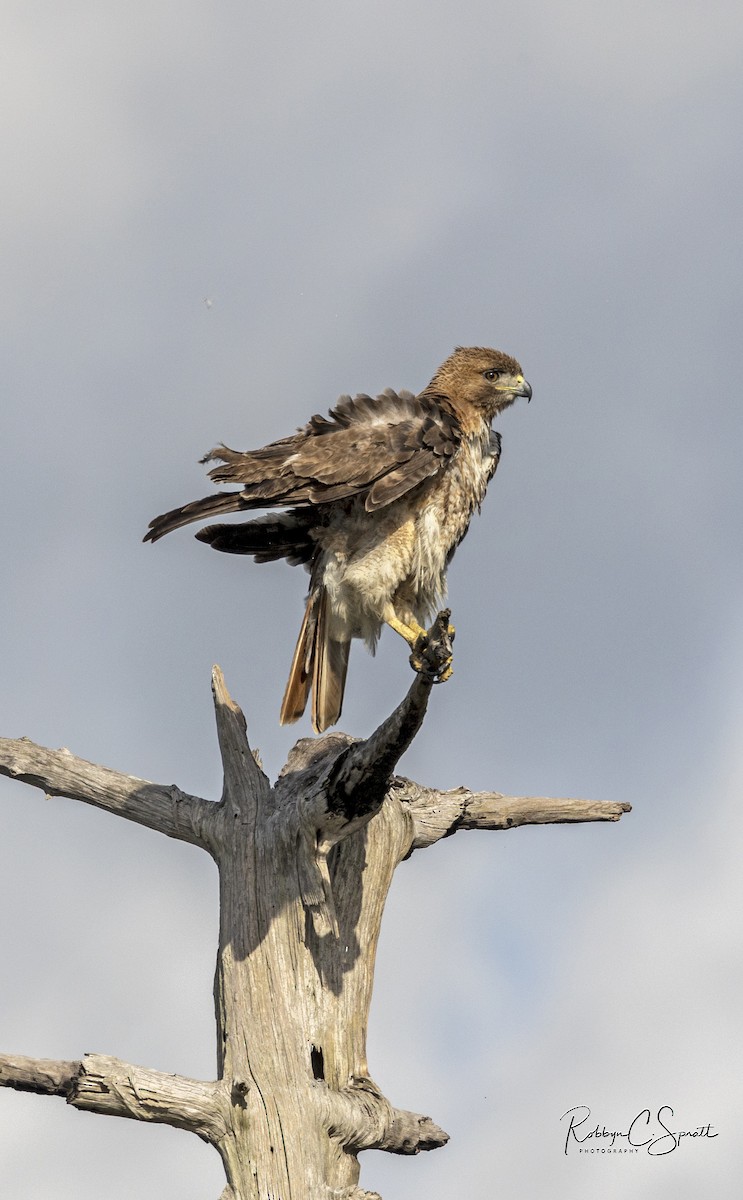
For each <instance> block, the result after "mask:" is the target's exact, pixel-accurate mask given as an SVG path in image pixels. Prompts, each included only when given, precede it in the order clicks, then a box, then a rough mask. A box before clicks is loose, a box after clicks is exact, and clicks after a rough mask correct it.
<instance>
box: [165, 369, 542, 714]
mask: <svg viewBox="0 0 743 1200" xmlns="http://www.w3.org/2000/svg"><path fill="white" fill-rule="evenodd" d="M518 396H524V397H526V399H527V400H529V399H531V388H530V386H529V384H528V383H527V382H526V380H525V379H524V376H523V373H522V370H521V367H520V366H519V364H518V363H517V362H516V359H515V358H511V356H510V355H508V354H504V353H503V352H502V351H500V350H490V349H486V348H482V347H479V346H473V347H461V346H460V347H458V348H457V349H456V350H455V351H454V353H453V354H452V355H450V357H449V358H447V360H446V362H444V363H442V365H441V366H440V367H439V369H438V371H437V372H436V374H435V375H434V377H433V379H432V380H431V382H430V383H429V384H428V386H427V387H425V388H424V389H423V391H422V392H420V393H419V394H418V395H414V394H413V393H412V392H408V391H400V392H394V391H392V390H391V389H388V390H387V391H384V392H382V394H381V395H380V396H377V397H376V398H374V399H373V398H372V397H371V396H366V395H358V396H355V397H354V398H353V399H352V398H351V397H350V396H341V398H340V399H339V401H338V403H337V404H336V406H335V408H333V409H331V410H330V412H329V414H328V416H327V417H324V416H314V417H312V418H311V419H310V421H309V422H308V423H307V424H306V425H305V426H303V427H302V428H300V429H299V430H297V432H296V433H294V434H292V436H291V437H287V438H282V439H281V440H280V441H277V442H271V444H270V445H268V446H264V447H263V448H262V449H261V450H251V451H248V452H247V453H240V452H238V451H236V450H230V449H229V448H228V447H227V446H218V447H216V449H214V450H211V451H210V453H209V454H207V455H206V456H205V458H203V459H202V462H216V463H218V464H219V465H218V466H216V467H214V468H213V469H212V470H210V472H209V475H210V477H211V478H212V479H213V480H214V482H215V483H220V484H221V483H227V484H230V483H232V484H238V485H240V486H239V488H238V490H237V491H229V492H223V493H216V494H213V495H210V496H207V497H205V499H203V500H195V501H193V502H192V503H190V504H186V505H184V506H183V507H182V508H176V509H173V510H172V512H167V513H164V514H163V515H162V516H160V517H156V518H155V519H154V521H151V522H150V526H149V531H148V533H147V534H146V535H145V541H151V542H156V541H157V539H158V538H161V537H162V536H163V535H164V534H166V533H170V531H171V530H173V529H178V528H179V527H180V526H181V525H187V524H189V523H190V522H191V521H199V520H201V519H203V518H206V517H216V516H221V515H222V514H223V513H234V512H244V511H246V510H250V509H256V508H258V509H285V510H286V511H285V512H283V513H269V514H267V515H264V516H260V517H257V518H255V519H254V520H251V521H245V522H242V523H240V524H218V525H209V526H207V527H206V528H205V529H201V530H199V532H198V533H197V534H196V537H197V538H198V539H199V541H202V542H208V544H209V545H210V546H213V547H214V549H215V550H223V551H226V552H227V553H228V554H251V555H252V556H253V558H254V559H255V561H256V562H271V561H273V560H276V559H280V558H285V559H286V560H287V562H289V563H291V564H292V565H298V564H300V563H301V564H302V565H303V566H304V567H305V568H306V569H307V571H309V575H310V587H309V595H308V597H307V605H306V609H305V614H304V620H303V621H302V627H301V630H300V633H299V639H298V641H297V647H296V650H295V651H294V659H293V661H292V665H291V670H290V673H289V681H288V683H287V685H286V691H285V693H284V700H283V704H282V707H281V718H280V719H281V724H282V725H285V724H290V723H291V722H293V721H297V720H298V719H299V718H300V717H301V716H302V714H303V713H304V710H305V707H306V705H307V700H308V697H309V694H310V692H311V693H312V724H313V727H314V729H315V731H316V732H317V733H322V731H323V730H324V729H327V728H328V726H330V725H333V724H335V722H336V721H337V720H338V718H339V716H340V713H341V705H342V702H343V690H344V686H345V681H346V671H347V668H348V655H349V650H350V646H351V641H352V639H353V638H363V639H364V641H365V642H366V644H367V646H368V647H369V649H370V650H372V651H373V650H374V647H375V645H376V642H377V639H378V637H379V634H380V632H381V629H382V625H389V626H390V627H391V628H392V629H394V630H395V631H396V632H397V633H399V634H401V635H402V637H403V638H404V639H405V641H406V642H407V643H408V644H409V645H410V646H411V647H413V648H415V645H416V643H417V642H418V639H419V638H420V637H421V635H423V634H424V633H425V628H424V627H425V626H426V625H427V623H428V622H429V621H430V618H431V617H432V616H433V614H434V613H435V611H436V608H437V606H438V605H439V604H440V601H441V599H442V597H443V596H444V594H445V592H446V571H447V567H448V565H449V563H450V561H451V558H452V556H453V554H454V551H455V550H456V547H457V546H458V544H459V542H460V541H461V540H462V538H463V537H464V535H465V534H466V532H467V529H468V526H469V523H470V519H471V518H472V515H473V513H474V512H475V509H478V510H479V508H480V506H481V504H482V501H483V498H484V496H485V490H486V488H487V486H488V483H489V482H490V480H491V478H492V476H493V473H494V471H495V469H496V467H497V466H498V459H499V457H500V450H501V439H500V434H498V433H495V432H494V431H493V430H492V429H491V422H492V420H493V418H494V417H495V416H496V415H497V414H498V413H500V412H502V411H503V409H505V408H508V407H509V405H511V404H513V402H514V401H515V399H516V398H517V397H518Z"/></svg>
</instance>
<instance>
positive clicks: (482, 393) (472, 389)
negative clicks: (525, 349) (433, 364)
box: [426, 346, 531, 423]
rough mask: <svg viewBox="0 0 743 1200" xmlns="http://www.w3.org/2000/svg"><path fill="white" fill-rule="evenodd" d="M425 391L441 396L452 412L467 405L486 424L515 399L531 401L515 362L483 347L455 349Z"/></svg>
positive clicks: (526, 384) (460, 347) (497, 351)
mask: <svg viewBox="0 0 743 1200" xmlns="http://www.w3.org/2000/svg"><path fill="white" fill-rule="evenodd" d="M426 391H429V392H435V393H437V394H439V395H441V394H442V393H443V395H445V396H448V397H449V399H450V400H451V401H452V402H453V404H454V406H455V408H458V407H459V405H464V406H467V405H471V406H472V407H473V408H475V409H477V411H478V413H479V414H480V415H481V416H482V417H483V418H484V419H485V420H486V421H487V422H488V423H489V422H490V421H492V419H493V417H494V416H495V415H496V414H497V413H499V412H502V411H503V409H504V408H508V406H509V405H510V404H513V402H514V400H516V398H517V397H518V396H525V397H526V399H527V400H531V388H530V386H529V384H528V383H527V382H526V380H525V379H524V375H523V372H522V370H521V367H520V366H519V364H518V363H517V362H516V359H515V358H511V356H510V354H504V353H503V351H502V350H489V349H487V348H485V347H483V346H457V348H456V350H455V351H454V353H453V354H451V355H450V356H449V358H447V360H446V362H443V363H442V364H441V366H440V367H439V369H438V371H437V372H436V374H435V375H434V377H433V379H432V380H431V382H430V383H429V385H428V387H427V388H426Z"/></svg>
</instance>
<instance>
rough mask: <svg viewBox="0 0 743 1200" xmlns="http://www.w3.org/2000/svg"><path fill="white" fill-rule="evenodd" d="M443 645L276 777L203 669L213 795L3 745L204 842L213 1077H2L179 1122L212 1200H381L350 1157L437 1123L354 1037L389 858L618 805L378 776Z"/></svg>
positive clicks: (616, 813)
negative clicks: (215, 927) (215, 1189)
mask: <svg viewBox="0 0 743 1200" xmlns="http://www.w3.org/2000/svg"><path fill="white" fill-rule="evenodd" d="M450 652H451V645H450V639H449V627H448V614H446V613H444V614H440V616H439V618H438V619H437V623H436V624H435V626H434V627H433V628H432V630H431V631H430V635H429V642H428V644H427V645H426V646H424V647H423V648H422V650H421V654H422V657H423V666H424V669H423V670H422V671H420V672H419V673H418V674H416V677H415V679H414V682H413V684H412V686H411V688H410V690H409V692H408V694H407V696H406V697H405V699H404V700H403V701H402V703H401V704H400V705H399V706H398V707H397V708H396V709H395V711H394V712H393V713H392V714H391V716H390V717H389V718H388V719H387V720H386V721H385V722H383V724H382V725H381V726H380V727H379V729H377V730H376V731H375V732H374V733H373V734H372V735H371V736H370V737H369V738H368V739H366V740H363V741H358V740H354V739H352V738H350V737H348V736H347V735H346V734H343V733H337V732H336V733H329V734H326V735H325V736H323V737H321V738H305V739H302V740H300V741H299V742H297V744H296V745H295V746H294V748H293V750H292V751H291V754H290V755H289V758H288V761H287V764H286V766H285V767H284V769H283V771H282V772H281V775H280V777H279V779H278V780H277V782H276V784H275V785H274V786H271V784H270V782H269V780H268V779H267V778H266V776H265V774H264V773H263V771H262V770H261V768H260V765H259V762H258V761H257V757H256V756H255V755H254V754H253V752H252V751H251V749H250V746H249V743H248V738H247V730H246V723H245V719H244V717H243V714H242V712H241V711H240V709H239V707H238V706H237V705H236V704H235V702H234V701H233V700H232V698H231V697H230V695H229V693H228V691H227V688H226V685H225V682H224V678H223V676H222V673H221V671H220V670H219V668H215V669H214V672H213V678H212V687H213V693H214V703H215V714H216V722H217V734H218V740H219V747H220V753H221V756H222V764H223V774H224V790H223V794H222V798H221V801H220V802H219V803H213V802H209V801H206V800H202V799H200V798H198V797H194V796H189V795H188V794H186V793H184V792H182V791H180V789H178V788H175V787H162V786H160V785H156V784H150V783H147V782H146V781H143V780H139V779H135V778H133V777H131V776H127V775H121V774H119V773H117V772H115V771H111V770H109V769H107V768H104V767H98V766H96V765H95V764H92V763H88V762H85V761H84V760H82V759H78V758H75V756H74V755H72V754H70V753H69V751H67V750H47V749H45V748H44V747H41V746H37V745H35V744H34V743H33V742H30V741H28V740H27V739H25V738H21V739H19V740H15V741H14V740H8V739H4V740H0V773H2V774H5V775H8V776H11V777H13V778H16V779H19V780H22V781H23V782H26V783H29V784H32V785H33V786H35V787H40V788H43V789H44V791H45V792H46V793H47V794H51V795H63V796H70V797H73V798H75V799H78V800H81V801H83V802H84V803H87V804H94V805H96V806H97V807H99V808H103V809H106V810H107V811H109V812H111V813H113V814H115V815H118V816H122V817H125V818H126V819H128V820H134V821H138V822H139V823H141V824H144V825H147V826H149V827H150V828H152V829H156V830H158V831H159V832H161V833H165V834H167V835H168V836H170V837H177V838H181V839H183V840H185V841H190V842H192V843H194V844H196V845H199V846H201V847H202V848H203V849H205V850H206V851H207V852H208V853H210V854H211V855H212V856H213V858H214V859H215V861H216V863H217V866H218V869H219V880H220V932H219V948H218V955H217V970H216V977H215V987H214V995H215V1012H216V1024H217V1054H216V1060H217V1061H216V1078H215V1079H214V1080H211V1081H204V1080H195V1079H188V1078H186V1077H184V1076H179V1075H166V1074H164V1073H163V1072H158V1071H152V1070H150V1069H148V1068H144V1067H138V1066H134V1065H132V1064H128V1063H123V1062H121V1061H120V1060H118V1059H115V1058H111V1057H108V1056H106V1055H86V1056H85V1057H83V1058H81V1059H80V1060H79V1061H75V1062H55V1061H51V1060H46V1059H32V1058H25V1057H21V1056H18V1055H9V1054H8V1055H0V1085H2V1086H6V1087H11V1088H16V1089H19V1090H24V1091H34V1092H38V1093H39V1094H45V1095H56V1096H62V1097H64V1098H65V1099H66V1100H67V1102H68V1103H69V1104H72V1105H74V1106H75V1107H77V1108H83V1109H87V1110H88V1111H92V1112H99V1113H107V1114H109V1115H115V1116H120V1117H127V1118H133V1119H135V1120H141V1121H153V1122H163V1123H166V1124H170V1125H173V1126H176V1127H178V1128H180V1129H186V1130H189V1131H191V1132H192V1133H194V1134H196V1135H197V1136H198V1137H200V1138H202V1139H203V1140H205V1141H207V1142H209V1143H210V1144H211V1145H213V1146H214V1147H215V1148H216V1149H217V1151H218V1152H219V1154H220V1155H221V1158H222V1162H223V1164H224V1169H225V1174H226V1178H227V1183H226V1187H225V1190H224V1192H223V1194H222V1200H379V1198H378V1197H377V1196H376V1193H371V1192H364V1191H362V1190H361V1189H359V1187H358V1180H359V1163H358V1154H359V1153H360V1151H362V1150H368V1149H377V1150H385V1151H387V1152H389V1153H393V1154H417V1153H419V1152H420V1151H422V1150H431V1149H435V1148H437V1147H440V1146H443V1145H444V1144H445V1143H446V1141H447V1140H448V1138H447V1134H446V1133H445V1132H444V1131H443V1130H442V1129H440V1128H439V1126H438V1125H437V1124H436V1123H435V1122H434V1121H433V1120H432V1119H431V1118H430V1117H428V1116H424V1115H422V1114H418V1113H411V1112H407V1111H406V1110H404V1109H399V1108H397V1107H395V1106H394V1105H392V1104H391V1103H390V1102H389V1101H388V1100H387V1099H386V1098H385V1097H384V1096H383V1095H382V1094H381V1092H380V1090H379V1088H378V1087H377V1086H376V1084H375V1083H374V1081H373V1079H372V1078H371V1076H370V1073H369V1066H368V1064H367V1058H366V1033H367V1021H368V1014H369V1005H370V1002H371V995H372V984H373V978H374V964H375V956H376V950H377V942H378V939H379V932H380V928H381V922H382V916H383V912H384V906H385V902H386V899H387V894H388V891H389V888H390V884H391V882H392V878H393V875H394V872H395V870H396V868H397V866H398V864H399V863H400V862H401V861H402V860H403V859H405V858H406V857H407V856H408V855H409V854H410V853H411V851H412V850H413V849H422V848H424V847H426V846H429V845H432V844H433V843H434V842H436V841H438V840H439V839H440V838H443V837H447V836H450V835H451V834H452V833H454V832H456V831H458V830H459V829H509V828H513V827H515V826H517V825H523V824H542V823H545V822H548V821H557V822H570V821H607V820H608V821H616V820H618V819H619V817H620V816H621V815H622V813H623V812H627V811H629V805H627V804H603V805H602V804H598V803H594V802H591V801H583V800H549V799H544V798H534V797H508V796H503V795H501V794H500V793H498V792H481V793H474V792H470V791H468V790H467V789H465V788H459V789H454V790H453V791H447V792H439V791H436V790H435V789H433V788H426V787H423V786H421V785H419V784H416V783H414V782H413V781H411V780H408V779H404V778H402V777H397V778H396V777H395V776H394V770H395V767H396V765H397V762H398V761H399V758H400V756H401V755H402V754H403V753H404V751H405V749H406V748H407V747H408V746H409V744H410V742H411V741H412V739H413V738H414V737H415V734H416V733H417V731H418V729H419V728H420V725H421V723H422V721H423V718H424V716H425V712H426V707H427V705H428V702H429V698H430V696H431V692H432V687H433V683H434V682H435V679H436V677H437V672H439V671H440V668H441V663H442V662H444V661H445V660H446V657H447V655H448V654H450Z"/></svg>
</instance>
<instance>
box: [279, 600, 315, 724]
mask: <svg viewBox="0 0 743 1200" xmlns="http://www.w3.org/2000/svg"><path fill="white" fill-rule="evenodd" d="M317 605H318V593H317V592H310V594H309V596H308V598H307V607H306V608H305V610H304V618H303V620H302V627H301V629H300V631H299V637H298V638H297V645H296V647H295V649H294V658H293V659H292V665H291V669H290V671H289V678H288V680H287V683H286V688H285V690H284V699H283V701H282V703H281V715H280V716H279V723H280V724H281V725H293V724H294V722H295V721H298V720H299V718H300V717H301V716H302V714H303V712H304V710H305V708H306V707H307V699H308V697H309V694H310V687H311V686H312V656H313V653H314V647H315V630H316V628H317Z"/></svg>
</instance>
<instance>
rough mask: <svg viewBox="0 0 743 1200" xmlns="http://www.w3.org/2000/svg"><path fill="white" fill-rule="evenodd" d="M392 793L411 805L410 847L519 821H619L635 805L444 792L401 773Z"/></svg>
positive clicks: (513, 825)
mask: <svg viewBox="0 0 743 1200" xmlns="http://www.w3.org/2000/svg"><path fill="white" fill-rule="evenodd" d="M393 791H394V793H395V794H396V795H397V796H398V798H399V799H400V800H402V801H403V802H404V803H406V804H407V805H409V806H410V808H409V811H410V815H411V817H412V819H413V827H414V838H413V844H412V849H413V850H419V849H422V848H424V847H426V846H432V845H433V844H434V842H438V841H440V839H441V838H445V837H450V836H451V834H453V833H457V832H458V831H459V830H460V829H516V828H517V827H518V826H519V825H560V824H576V823H580V822H584V821H618V820H619V819H620V817H621V816H622V814H623V813H628V812H631V811H632V805H631V804H627V803H620V802H616V803H615V802H614V801H607V800H573V799H564V798H558V799H552V798H550V797H548V796H504V795H502V794H501V793H500V792H471V791H469V789H467V788H453V789H452V790H451V791H447V792H440V791H437V789H436V788H426V787H422V786H421V785H420V784H419V783H414V782H413V781H412V780H411V779H404V778H402V777H399V778H398V779H396V780H395V782H394V788H393Z"/></svg>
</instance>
